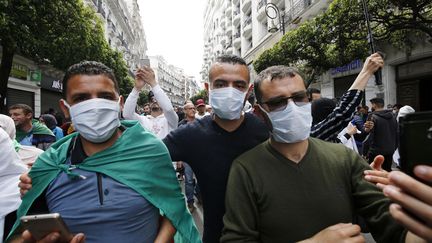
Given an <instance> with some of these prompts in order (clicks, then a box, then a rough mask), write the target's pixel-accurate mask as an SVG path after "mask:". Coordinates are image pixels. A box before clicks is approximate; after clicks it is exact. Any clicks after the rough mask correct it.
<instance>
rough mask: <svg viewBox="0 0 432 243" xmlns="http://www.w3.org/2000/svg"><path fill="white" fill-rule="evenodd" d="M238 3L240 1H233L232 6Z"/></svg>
mask: <svg viewBox="0 0 432 243" xmlns="http://www.w3.org/2000/svg"><path fill="white" fill-rule="evenodd" d="M239 1H240V0H233V1H232V2H233V4H234V5H237V4H238V2H239Z"/></svg>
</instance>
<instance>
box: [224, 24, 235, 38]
mask: <svg viewBox="0 0 432 243" xmlns="http://www.w3.org/2000/svg"><path fill="white" fill-rule="evenodd" d="M232 29H233V28H232V26H231V25H229V26H227V27H226V29H225V34H226V35H227V36H231V35H232Z"/></svg>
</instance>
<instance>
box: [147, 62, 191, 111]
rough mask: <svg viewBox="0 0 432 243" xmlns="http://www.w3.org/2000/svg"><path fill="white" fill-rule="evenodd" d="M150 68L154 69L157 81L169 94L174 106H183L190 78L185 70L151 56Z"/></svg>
mask: <svg viewBox="0 0 432 243" xmlns="http://www.w3.org/2000/svg"><path fill="white" fill-rule="evenodd" d="M149 59H150V66H151V68H153V70H154V72H155V76H156V80H157V81H158V83H159V85H160V86H161V88H162V89H163V91H164V92H165V93H166V94H167V96H168V97H169V99H170V100H171V103H172V104H173V106H183V104H184V102H185V100H186V99H187V97H185V90H186V89H187V88H186V87H187V86H186V85H187V80H188V76H187V75H185V73H184V71H183V69H181V68H178V67H175V66H173V65H171V64H168V63H167V62H166V61H165V59H164V58H163V57H162V56H150V57H149Z"/></svg>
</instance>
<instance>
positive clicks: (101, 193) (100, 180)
mask: <svg viewBox="0 0 432 243" xmlns="http://www.w3.org/2000/svg"><path fill="white" fill-rule="evenodd" d="M96 176H97V186H98V193H99V203H100V205H103V200H104V198H103V191H102V189H103V188H102V175H101V174H100V173H96Z"/></svg>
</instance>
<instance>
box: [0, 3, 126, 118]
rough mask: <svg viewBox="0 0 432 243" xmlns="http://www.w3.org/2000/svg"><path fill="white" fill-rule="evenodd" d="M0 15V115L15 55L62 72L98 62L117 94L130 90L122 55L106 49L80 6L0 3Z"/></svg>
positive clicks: (96, 23) (97, 24)
mask: <svg viewBox="0 0 432 243" xmlns="http://www.w3.org/2000/svg"><path fill="white" fill-rule="evenodd" d="M0 9H2V10H1V12H0V43H1V45H2V49H3V54H2V60H1V64H0V112H2V113H5V112H6V109H5V107H4V105H5V98H6V97H7V83H8V78H9V75H10V71H11V68H12V60H13V56H14V55H15V53H19V54H21V55H23V56H26V57H28V58H30V59H32V60H34V61H35V62H36V63H40V64H51V65H52V66H54V67H56V68H58V69H60V70H63V71H65V70H66V68H68V67H69V66H70V65H72V64H75V63H78V62H80V61H83V60H94V61H100V62H102V63H104V64H106V65H107V66H109V67H111V68H112V69H113V70H114V72H115V74H116V78H117V79H118V81H119V84H120V90H121V92H122V93H128V91H129V90H130V89H131V87H132V80H131V78H130V77H129V75H128V70H127V67H126V64H125V62H124V60H123V58H122V55H121V53H119V52H117V51H114V50H112V49H111V48H110V47H109V45H108V43H107V42H106V40H105V38H104V32H103V28H102V24H101V20H100V19H99V18H98V17H97V16H96V15H95V13H94V11H93V10H91V9H90V8H88V7H86V6H84V4H83V2H82V1H81V0H71V1H62V0H43V1H42V0H0Z"/></svg>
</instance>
